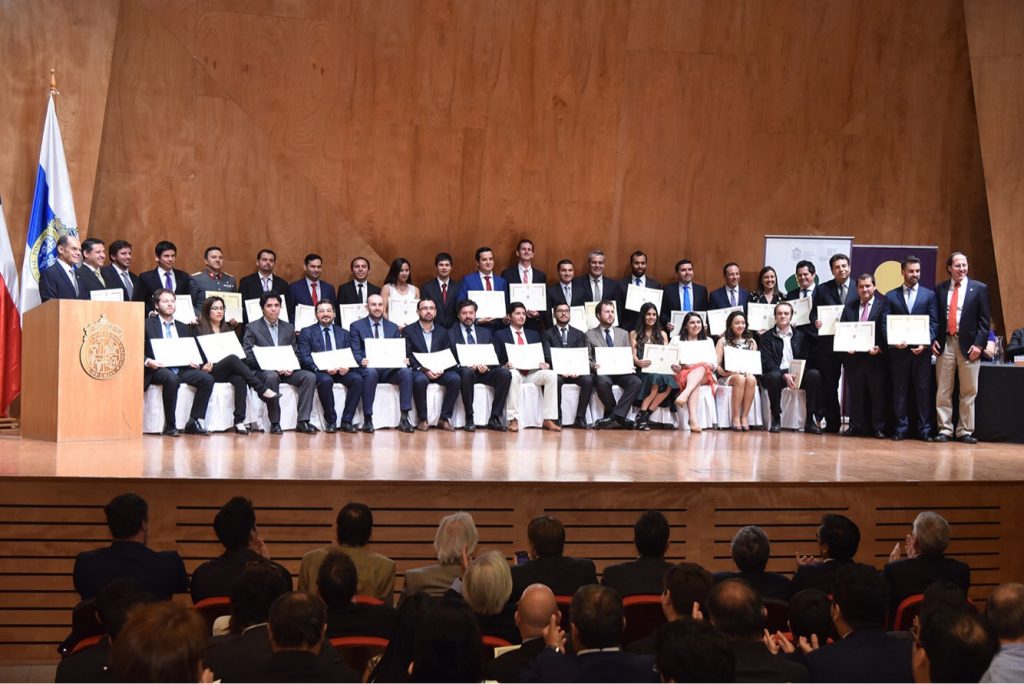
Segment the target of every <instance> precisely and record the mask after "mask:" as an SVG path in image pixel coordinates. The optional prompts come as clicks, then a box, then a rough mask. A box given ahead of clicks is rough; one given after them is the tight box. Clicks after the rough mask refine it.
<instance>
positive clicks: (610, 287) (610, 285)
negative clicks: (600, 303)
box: [563, 273, 626, 302]
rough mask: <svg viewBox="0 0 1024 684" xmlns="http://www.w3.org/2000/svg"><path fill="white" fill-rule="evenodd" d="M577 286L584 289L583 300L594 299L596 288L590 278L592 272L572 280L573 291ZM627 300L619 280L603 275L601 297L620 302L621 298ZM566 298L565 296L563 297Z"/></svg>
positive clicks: (591, 300)
mask: <svg viewBox="0 0 1024 684" xmlns="http://www.w3.org/2000/svg"><path fill="white" fill-rule="evenodd" d="M576 288H580V289H581V290H582V291H583V301H585V302H593V301H596V300H595V299H594V288H593V283H592V282H591V280H590V274H589V273H588V274H586V275H581V276H579V277H578V278H576V280H574V281H572V289H573V292H575V291H576ZM620 297H621V298H622V299H623V300H625V297H626V293H625V292H624V291H623V289H622V285H620V284H619V281H617V280H615V279H613V278H609V277H608V276H602V277H601V299H610V300H611V301H613V302H618V301H619V298H620ZM563 299H564V297H563Z"/></svg>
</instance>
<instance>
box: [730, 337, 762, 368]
mask: <svg viewBox="0 0 1024 684" xmlns="http://www.w3.org/2000/svg"><path fill="white" fill-rule="evenodd" d="M722 360H723V361H725V370H727V371H729V372H731V373H750V374H751V375H760V374H761V352H759V351H754V350H752V349H737V348H736V347H733V346H732V345H729V344H727V345H725V358H724V359H722Z"/></svg>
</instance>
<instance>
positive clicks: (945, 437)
mask: <svg viewBox="0 0 1024 684" xmlns="http://www.w3.org/2000/svg"><path fill="white" fill-rule="evenodd" d="M932 441H933V442H948V441H949V435H944V434H942V433H941V432H940V433H939V434H937V435H935V439H933V440H932Z"/></svg>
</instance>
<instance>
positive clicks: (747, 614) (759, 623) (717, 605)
mask: <svg viewBox="0 0 1024 684" xmlns="http://www.w3.org/2000/svg"><path fill="white" fill-rule="evenodd" d="M707 608H708V618H709V619H710V620H711V624H713V625H714V626H715V627H717V628H718V629H719V630H720V631H721V632H722V634H724V635H725V637H726V638H727V639H729V641H730V642H731V643H732V651H733V654H734V655H735V656H736V681H737V682H806V681H809V677H808V673H807V668H806V667H804V666H803V665H801V664H800V663H796V662H793V661H792V660H789V659H788V658H785V657H783V656H781V655H777V654H774V653H772V652H771V651H770V650H768V647H767V646H766V645H765V643H764V629H765V618H766V617H767V614H768V613H767V611H766V610H765V608H764V604H763V603H761V598H760V597H759V596H758V595H757V592H755V591H754V590H753V589H752V588H751V587H750V585H748V584H746V583H745V582H743V581H742V580H737V579H729V580H725V581H724V582H719V583H718V584H716V585H715V586H714V587H713V588H712V589H711V591H710V592H709V593H708V598H707Z"/></svg>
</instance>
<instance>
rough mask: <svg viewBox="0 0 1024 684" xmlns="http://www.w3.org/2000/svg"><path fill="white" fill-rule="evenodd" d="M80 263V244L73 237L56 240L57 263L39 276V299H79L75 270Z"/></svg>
mask: <svg viewBox="0 0 1024 684" xmlns="http://www.w3.org/2000/svg"><path fill="white" fill-rule="evenodd" d="M81 261H82V244H81V243H80V242H79V241H78V238H77V237H75V236H74V235H61V236H60V238H59V239H58V240H57V262H56V263H55V264H53V265H52V266H50V267H49V268H46V269H44V270H43V271H42V272H41V273H40V274H39V298H40V300H42V301H44V302H45V301H49V300H51V299H81V298H82V296H81V293H80V292H79V290H80V288H79V286H78V276H77V275H76V274H75V268H76V267H77V266H78V264H80V263H81Z"/></svg>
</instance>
